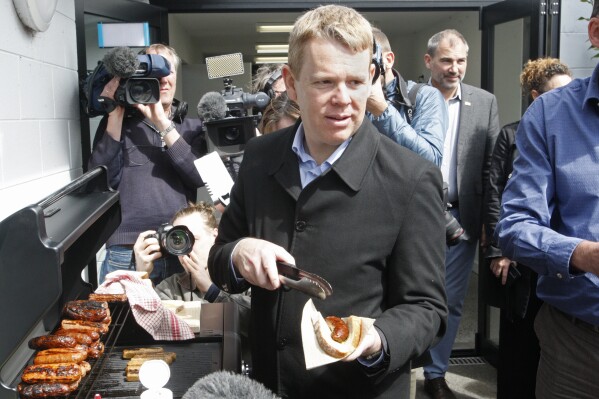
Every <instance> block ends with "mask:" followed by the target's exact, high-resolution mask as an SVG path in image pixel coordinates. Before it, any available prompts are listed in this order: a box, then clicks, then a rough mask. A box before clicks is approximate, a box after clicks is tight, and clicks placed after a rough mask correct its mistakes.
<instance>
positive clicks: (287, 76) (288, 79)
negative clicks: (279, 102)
mask: <svg viewBox="0 0 599 399" xmlns="http://www.w3.org/2000/svg"><path fill="white" fill-rule="evenodd" d="M282 72H283V81H284V82H285V90H287V97H289V98H290V99H291V100H293V101H297V91H296V90H295V83H296V82H295V77H294V76H293V73H292V72H291V68H289V65H283V69H282Z"/></svg>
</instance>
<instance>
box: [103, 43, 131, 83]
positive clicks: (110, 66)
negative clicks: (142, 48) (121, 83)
mask: <svg viewBox="0 0 599 399" xmlns="http://www.w3.org/2000/svg"><path fill="white" fill-rule="evenodd" d="M102 61H103V62H104V66H105V67H106V70H107V71H108V73H109V74H111V75H112V76H118V77H119V78H121V79H127V78H130V77H131V76H133V74H135V72H136V71H137V69H138V68H139V60H138V58H137V54H136V53H135V51H133V50H131V49H130V48H129V47H116V48H114V49H113V50H111V51H109V52H108V53H106V55H105V56H104V58H103V60H102Z"/></svg>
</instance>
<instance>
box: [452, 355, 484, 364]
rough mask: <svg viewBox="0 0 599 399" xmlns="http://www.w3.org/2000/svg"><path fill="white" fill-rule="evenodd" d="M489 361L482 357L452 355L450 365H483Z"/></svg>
mask: <svg viewBox="0 0 599 399" xmlns="http://www.w3.org/2000/svg"><path fill="white" fill-rule="evenodd" d="M485 364H487V362H485V360H484V359H483V358H482V357H480V356H474V357H452V358H450V359H449V365H450V366H481V365H485Z"/></svg>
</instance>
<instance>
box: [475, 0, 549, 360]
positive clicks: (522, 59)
mask: <svg viewBox="0 0 599 399" xmlns="http://www.w3.org/2000/svg"><path fill="white" fill-rule="evenodd" d="M559 11H560V1H559V0H552V1H550V2H548V1H545V0H505V1H503V2H501V3H497V4H493V5H490V6H487V7H485V8H483V12H482V19H481V21H482V32H483V33H482V44H483V49H482V72H481V84H482V87H483V88H484V89H485V90H488V91H490V92H492V93H493V94H495V96H496V97H497V102H498V105H499V119H500V124H501V126H503V125H505V124H507V123H511V122H514V121H518V120H520V118H521V116H522V114H523V112H524V111H525V110H526V108H527V107H528V105H529V101H528V99H527V98H523V97H522V94H521V89H520V83H519V76H520V72H521V71H522V67H523V66H524V64H525V63H526V62H527V61H528V60H529V59H536V58H539V57H543V56H551V57H558V56H559V54H558V50H559ZM481 255H482V254H481ZM490 279H495V277H494V276H492V275H491V273H490V271H489V269H488V266H487V264H486V263H485V261H484V257H483V256H481V258H480V259H479V284H478V287H479V292H478V335H477V347H478V350H479V353H480V354H481V356H483V357H484V358H485V359H486V360H487V361H488V362H489V363H491V364H493V365H495V364H496V355H497V350H498V344H499V309H498V308H495V307H492V306H489V303H488V302H489V301H488V298H487V296H486V293H487V292H488V289H487V288H488V286H489V280H490Z"/></svg>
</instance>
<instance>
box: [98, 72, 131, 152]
mask: <svg viewBox="0 0 599 399" xmlns="http://www.w3.org/2000/svg"><path fill="white" fill-rule="evenodd" d="M120 81H121V78H119V77H114V78H112V79H110V80H109V81H108V83H106V85H105V86H104V88H103V89H102V92H101V93H100V97H104V98H105V99H106V100H107V101H109V102H114V93H115V92H116V89H118V87H119V84H120ZM110 108H111V107H108V109H107V111H108V123H107V125H106V133H108V135H109V136H110V137H112V139H113V140H115V141H120V140H121V129H122V126H123V118H124V117H125V107H123V106H122V105H118V104H116V106H115V107H114V108H112V109H110Z"/></svg>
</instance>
